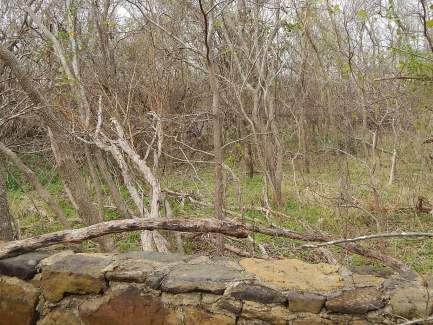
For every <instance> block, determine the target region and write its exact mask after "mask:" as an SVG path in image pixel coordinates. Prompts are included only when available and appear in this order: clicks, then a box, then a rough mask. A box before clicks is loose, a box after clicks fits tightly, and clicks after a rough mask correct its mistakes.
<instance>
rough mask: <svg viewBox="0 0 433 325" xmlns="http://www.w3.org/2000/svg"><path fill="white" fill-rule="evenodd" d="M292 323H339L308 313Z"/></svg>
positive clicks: (307, 324) (310, 324) (303, 324)
mask: <svg viewBox="0 0 433 325" xmlns="http://www.w3.org/2000/svg"><path fill="white" fill-rule="evenodd" d="M291 324H292V325H335V324H339V323H334V322H333V321H331V320H329V319H326V318H323V317H320V316H318V315H307V316H304V317H303V318H301V319H295V320H293V321H292V323H291ZM341 324H344V323H341Z"/></svg>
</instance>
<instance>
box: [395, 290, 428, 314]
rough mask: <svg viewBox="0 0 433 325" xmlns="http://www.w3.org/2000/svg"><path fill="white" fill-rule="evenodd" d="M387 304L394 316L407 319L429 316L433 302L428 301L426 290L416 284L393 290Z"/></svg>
mask: <svg viewBox="0 0 433 325" xmlns="http://www.w3.org/2000/svg"><path fill="white" fill-rule="evenodd" d="M389 304H390V305H391V308H392V312H393V313H394V314H396V315H398V316H401V317H404V318H407V319H411V318H416V317H425V316H429V315H430V314H431V313H432V308H433V301H432V300H430V301H428V296H427V292H426V289H425V288H423V287H419V286H417V285H416V284H414V286H411V287H409V286H407V287H403V288H397V289H395V290H394V291H393V292H392V293H391V299H390V301H389Z"/></svg>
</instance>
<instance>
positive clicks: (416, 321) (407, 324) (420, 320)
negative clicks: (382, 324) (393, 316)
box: [400, 316, 433, 325]
mask: <svg viewBox="0 0 433 325" xmlns="http://www.w3.org/2000/svg"><path fill="white" fill-rule="evenodd" d="M430 321H433V316H431V317H427V318H418V319H413V320H410V321H407V322H405V323H401V324H400V325H414V324H430V323H428V322H430Z"/></svg>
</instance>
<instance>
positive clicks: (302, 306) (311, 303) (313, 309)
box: [287, 292, 326, 314]
mask: <svg viewBox="0 0 433 325" xmlns="http://www.w3.org/2000/svg"><path fill="white" fill-rule="evenodd" d="M287 298H288V301H289V310H290V311H292V312H298V313H299V312H308V313H312V314H318V313H320V310H321V309H322V307H323V306H324V305H325V301H326V297H324V296H320V295H317V294H314V293H308V292H307V293H300V292H290V293H289V294H288V296H287Z"/></svg>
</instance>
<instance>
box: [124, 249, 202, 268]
mask: <svg viewBox="0 0 433 325" xmlns="http://www.w3.org/2000/svg"><path fill="white" fill-rule="evenodd" d="M194 258H197V256H188V255H182V254H176V253H164V254H161V253H157V252H128V253H123V254H119V255H117V256H116V260H117V261H122V260H144V261H147V262H148V263H149V264H153V265H161V264H164V265H166V264H177V263H186V262H188V261H190V260H193V259H194Z"/></svg>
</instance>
